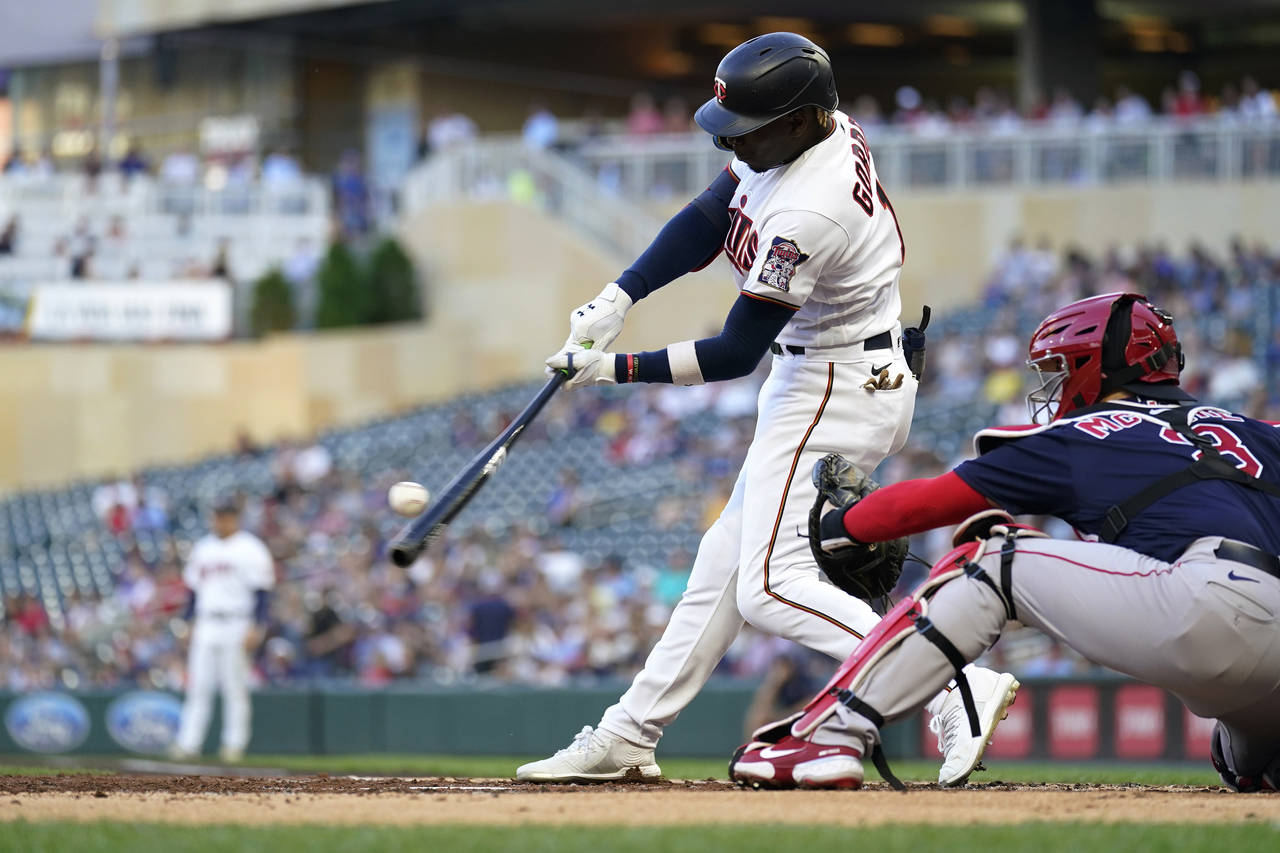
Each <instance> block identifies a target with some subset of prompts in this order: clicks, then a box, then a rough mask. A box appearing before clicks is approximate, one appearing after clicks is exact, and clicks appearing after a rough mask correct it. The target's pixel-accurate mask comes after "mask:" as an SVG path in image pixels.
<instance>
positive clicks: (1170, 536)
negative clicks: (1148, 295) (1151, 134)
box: [732, 293, 1280, 791]
mask: <svg viewBox="0 0 1280 853" xmlns="http://www.w3.org/2000/svg"><path fill="white" fill-rule="evenodd" d="M1029 363H1030V364H1031V366H1032V367H1033V368H1034V369H1035V370H1036V371H1037V372H1038V373H1039V374H1040V376H1041V378H1042V380H1043V382H1042V383H1041V387H1040V388H1039V389H1038V390H1037V391H1035V392H1033V394H1032V395H1030V398H1029V399H1030V400H1031V402H1032V404H1033V411H1034V412H1035V415H1038V417H1037V416H1035V415H1033V420H1036V421H1037V423H1042V422H1043V421H1045V420H1048V423H1047V424H1045V425H1038V426H1034V427H1019V428H1005V429H990V430H984V431H982V432H980V433H979V434H978V436H977V439H976V446H977V450H978V452H979V454H981V455H980V456H979V457H978V458H976V459H973V460H970V461H967V462H964V463H962V464H961V465H960V466H958V467H957V468H956V469H955V470H954V471H952V472H950V473H948V474H944V475H943V476H941V477H938V478H935V479H932V480H912V481H907V482H903V483H899V484H897V485H893V486H889V487H887V488H884V489H881V490H879V491H877V492H873V493H872V494H870V495H868V496H867V497H865V498H864V499H863V500H861V501H860V502H858V503H855V504H854V505H853V506H852V507H851V508H848V509H843V510H835V511H832V512H830V513H827V515H826V516H824V517H823V519H822V527H823V533H822V536H821V540H822V541H821V542H820V543H819V544H818V547H820V548H822V549H823V550H826V551H831V550H834V549H837V548H839V547H846V548H847V547H849V541H850V540H851V539H852V540H854V541H855V542H876V541H881V540H885V539H888V538H891V537H897V536H901V535H906V534H910V533H914V532H918V531H921V530H926V529H929V528H931V527H936V526H939V525H942V524H946V523H955V522H957V521H960V520H961V519H965V518H966V517H967V516H970V515H971V514H973V513H977V514H978V515H977V516H976V517H970V518H969V519H968V521H966V522H965V524H964V525H963V526H962V528H961V530H960V532H959V533H958V535H957V537H956V539H957V542H956V544H957V548H956V550H954V551H952V552H951V553H950V554H949V555H947V556H946V557H944V558H943V559H942V560H941V561H940V562H939V563H938V564H937V565H936V566H934V568H933V571H932V572H931V573H930V576H929V579H928V580H927V581H926V582H925V584H924V585H922V587H921V588H920V589H919V590H917V592H916V593H915V595H914V600H908V601H903V602H900V603H899V605H898V606H897V607H895V608H894V609H893V610H892V611H890V613H889V614H888V615H887V616H886V617H885V619H884V621H883V622H881V623H880V625H879V626H877V628H876V630H875V632H874V633H873V634H872V635H871V636H870V637H868V638H867V640H866V642H865V643H863V645H862V646H860V647H859V648H858V650H857V651H856V652H855V653H854V655H853V656H852V657H851V658H850V659H849V660H848V661H847V662H846V663H845V664H844V666H843V667H842V668H841V670H840V672H838V673H837V675H836V677H835V679H833V681H832V682H831V684H829V685H828V686H827V689H826V690H825V691H824V692H823V693H822V694H820V695H819V697H817V698H816V699H814V700H813V701H812V702H811V703H810V704H809V706H808V708H807V710H806V712H805V713H804V714H803V715H802V716H800V717H799V718H798V719H793V720H787V721H783V723H782V724H781V725H777V726H774V727H772V728H770V727H766V728H765V729H762V730H761V731H760V732H757V740H758V742H754V743H752V744H749V745H748V746H747V747H745V751H744V752H743V754H742V755H741V756H740V757H738V758H737V759H736V761H735V762H734V766H733V770H732V775H733V776H734V778H735V779H737V780H739V781H740V782H744V783H750V784H758V785H767V786H772V787H793V786H796V785H803V786H810V787H857V786H858V785H860V784H861V781H862V766H861V759H862V757H864V756H867V755H870V756H872V757H873V758H874V757H876V751H877V749H878V746H879V731H880V727H881V726H883V725H884V723H885V722H888V721H892V720H894V719H896V718H899V717H902V716H904V715H906V714H908V713H910V712H912V711H914V710H915V709H916V708H918V707H920V705H922V704H923V703H924V702H925V701H926V700H928V698H929V697H930V696H931V695H932V694H933V692H934V691H936V690H937V689H938V688H939V687H940V686H941V685H942V684H944V683H946V681H947V680H948V679H949V678H951V677H952V675H953V674H954V673H955V667H956V666H958V665H961V664H963V663H964V662H965V661H969V660H973V659H974V658H976V657H977V656H978V655H979V654H981V653H982V652H983V651H984V650H985V649H986V648H988V647H989V646H990V645H991V644H992V643H994V642H995V641H996V640H997V639H998V638H999V636H1000V633H1001V631H1002V630H1003V629H1004V627H1005V625H1006V624H1009V623H1011V622H1014V621H1017V622H1021V623H1024V624H1026V625H1030V626H1033V627H1035V628H1038V629H1040V630H1041V631H1044V632H1045V633H1046V634H1048V635H1049V636H1051V637H1053V638H1054V639H1056V640H1058V641H1059V642H1062V643H1065V644H1067V645H1069V646H1071V647H1072V648H1074V649H1076V650H1077V651H1078V652H1080V653H1081V654H1082V655H1084V656H1085V657H1087V658H1089V659H1090V660H1092V661H1094V662H1095V663H1098V664H1100V665H1102V666H1106V667H1109V668H1111V669H1114V670H1117V671H1119V672H1123V673H1126V674H1127V675H1130V676H1132V677H1134V678H1136V679H1139V680H1141V681H1145V682H1148V683H1150V684H1154V685H1157V686H1159V687H1163V688H1165V689H1167V690H1169V691H1171V692H1173V693H1174V694H1176V695H1177V696H1178V697H1179V698H1181V700H1182V701H1183V702H1184V703H1185V704H1186V706H1187V708H1188V709H1189V710H1190V711H1191V712H1192V713H1194V714H1196V715H1198V716H1201V717H1212V718H1216V719H1217V724H1216V726H1215V728H1214V732H1213V739H1212V748H1211V752H1212V759H1213V764H1214V766H1215V767H1216V768H1217V770H1218V772H1219V773H1220V774H1221V776H1222V779H1223V781H1224V782H1225V783H1226V784H1227V785H1228V786H1229V787H1230V788H1232V789H1233V790H1237V791H1251V790H1258V789H1260V788H1269V789H1272V790H1275V789H1277V788H1278V787H1280V621H1278V620H1280V557H1277V556H1276V555H1277V554H1280V433H1278V432H1277V428H1276V425H1275V424H1270V423H1263V422H1260V421H1256V420H1252V419H1250V418H1246V417H1244V416H1242V415H1238V414H1235V413H1232V412H1229V411H1226V410H1224V409H1221V408H1218V407H1215V406H1209V405H1203V404H1200V403H1198V402H1196V401H1195V400H1193V399H1191V398H1190V397H1189V396H1188V395H1187V394H1186V393H1185V392H1183V391H1182V389H1181V388H1179V386H1178V377H1179V373H1180V371H1181V368H1182V364H1183V356H1182V350H1181V345H1180V344H1179V342H1178V338H1177V336H1176V334H1175V332H1174V329H1173V326H1172V319H1171V318H1170V317H1169V315H1168V314H1166V313H1164V312H1163V311H1160V310H1159V309H1157V308H1155V307H1154V306H1152V305H1151V304H1150V303H1148V302H1147V301H1146V299H1145V298H1144V297H1142V296H1139V295H1137V294H1132V293H1114V294H1107V295H1104V296H1097V297H1092V298H1090V299H1085V300H1081V301H1079V302H1076V303H1072V304H1071V305H1068V306H1066V307H1065V308H1062V309H1060V310H1058V311H1056V312H1054V313H1053V314H1051V315H1050V316H1049V317H1048V318H1047V319H1046V320H1045V321H1044V322H1043V323H1042V324H1041V325H1040V327H1039V329H1038V330H1037V331H1036V333H1035V335H1034V337H1033V338H1032V341H1031V345H1030V361H1029ZM991 507H999V508H1002V510H1007V511H1008V513H1033V514H1050V515H1055V516H1057V517H1059V518H1062V519H1064V520H1065V521H1067V522H1069V523H1070V524H1071V525H1072V526H1073V527H1075V528H1076V530H1077V531H1078V532H1079V533H1080V534H1081V535H1082V536H1084V537H1086V538H1085V539H1084V540H1082V541H1059V540H1054V539H1048V538H1045V537H1044V534H1042V533H1039V532H1038V531H1034V530H1030V529H1026V528H1020V527H1019V526H1018V525H1015V524H1014V523H1013V521H1012V518H1011V517H1010V516H1009V515H1008V514H1006V513H1005V512H1003V511H1001V510H992V509H991Z"/></svg>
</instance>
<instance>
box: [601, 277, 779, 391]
mask: <svg viewBox="0 0 1280 853" xmlns="http://www.w3.org/2000/svg"><path fill="white" fill-rule="evenodd" d="M794 315H795V309H794V308H792V307H790V306H788V305H783V304H781V303H778V302H766V301H765V300H763V299H755V298H753V297H751V296H748V295H747V294H745V293H744V294H742V295H741V296H739V297H738V300H737V301H736V302H734V303H733V308H731V309H730V310H729V316H728V317H727V318H726V319H725V321H724V328H723V329H721V330H720V334H718V335H716V336H715V337H714V338H703V339H702V340H700V341H695V342H694V344H693V348H694V351H695V352H696V353H697V354H698V367H699V368H700V369H701V370H702V378H703V380H705V381H707V382H719V381H721V380H724V379H737V378H738V377H739V376H746V375H747V374H748V373H750V372H751V371H753V370H755V369H756V365H757V364H759V363H760V359H761V358H763V357H764V354H765V352H766V351H768V349H769V344H770V343H772V342H773V339H774V338H776V337H777V336H778V333H779V332H781V331H782V328H783V326H785V325H787V321H788V320H790V319H791V318H792V317H793V316H794ZM628 358H630V359H631V363H632V364H634V365H635V377H634V378H633V379H628ZM614 359H615V361H614V375H615V376H617V377H618V381H619V382H627V381H632V382H671V364H670V361H669V360H668V358H667V351H666V350H665V349H663V350H658V351H656V352H642V353H637V354H635V355H632V356H630V357H628V356H627V355H626V354H619V355H616V356H614Z"/></svg>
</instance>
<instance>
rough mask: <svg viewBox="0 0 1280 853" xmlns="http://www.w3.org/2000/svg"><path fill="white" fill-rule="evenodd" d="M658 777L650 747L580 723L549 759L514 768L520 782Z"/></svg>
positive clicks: (603, 780)
mask: <svg viewBox="0 0 1280 853" xmlns="http://www.w3.org/2000/svg"><path fill="white" fill-rule="evenodd" d="M661 776H662V769H661V768H660V767H658V765H657V763H655V761H654V758H653V750H652V749H646V748H645V747H643V746H637V745H636V744H634V743H631V742H630V741H627V740H623V739H622V738H620V737H618V736H617V735H615V734H612V733H610V732H606V731H603V730H601V729H593V728H591V726H583V727H582V731H580V732H578V733H577V734H576V735H574V738H573V743H571V744H569V745H568V746H566V747H565V748H564V749H562V750H560V751H559V752H557V753H556V754H555V755H553V756H551V757H550V758H544V759H542V760H541V761H532V762H530V763H528V764H522V765H520V767H518V768H516V779H518V780H520V781H521V782H607V781H609V780H624V779H625V780H629V781H637V782H638V781H643V780H648V779H657V778H659V777H661Z"/></svg>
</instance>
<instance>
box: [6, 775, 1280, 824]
mask: <svg viewBox="0 0 1280 853" xmlns="http://www.w3.org/2000/svg"><path fill="white" fill-rule="evenodd" d="M21 819H25V820H31V821H44V820H86V821H87V820H118V821H130V822H134V821H148V822H151V821H155V822H164V823H179V824H211V823H220V824H226V823H234V824H245V825H264V824H339V825H351V824H378V825H388V826H390V825H422V824H488V825H495V826H496V825H513V824H524V823H531V824H577V825H600V826H609V825H618V826H679V825H693V824H709V823H732V824H746V823H803V824H832V825H844V826H872V825H878V824H886V823H936V824H972V823H986V824H1008V823H1018V822H1022V821H1045V820H1064V821H1069V820H1083V821H1090V822H1093V821H1097V822H1106V823H1111V822H1121V821H1132V822H1157V823H1173V822H1177V823H1188V822H1190V823H1218V822H1221V823H1236V822H1241V821H1272V822H1277V821H1280V797H1274V796H1240V795H1232V794H1230V793H1227V792H1225V791H1224V790H1222V789H1220V788H1207V787H1191V786H1162V787H1144V786H1136V785H1132V786H1119V785H1062V784H1046V785H1011V784H1005V783H1002V782H987V783H984V784H981V785H976V786H972V787H969V788H965V789H962V790H955V791H943V790H939V789H937V788H936V787H935V786H931V785H918V786H913V788H912V790H910V791H909V792H907V793H898V792H895V791H892V790H889V789H888V788H887V787H886V786H884V785H882V784H879V783H871V784H869V785H868V786H867V787H866V788H864V789H863V790H861V791H843V792H834V791H832V792H826V791H823V792H805V791H747V790H741V789H738V788H734V787H733V786H731V785H729V784H728V783H726V782H721V781H712V780H708V781H704V782H670V783H668V782H663V783H658V784H612V785H561V786H538V785H528V784H522V783H517V782H512V781H510V780H507V779H457V778H390V779H388V778H361V777H349V776H325V775H319V776H306V777H286V778H230V777H218V776H127V775H120V776H94V775H80V774H77V775H59V776H9V777H0V820H6V821H8V820H21Z"/></svg>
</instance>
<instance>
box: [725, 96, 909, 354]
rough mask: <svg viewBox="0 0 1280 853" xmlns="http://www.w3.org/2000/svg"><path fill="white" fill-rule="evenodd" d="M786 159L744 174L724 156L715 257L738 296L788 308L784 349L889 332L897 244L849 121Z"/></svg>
mask: <svg viewBox="0 0 1280 853" xmlns="http://www.w3.org/2000/svg"><path fill="white" fill-rule="evenodd" d="M833 117H834V122H833V127H832V131H831V134H830V135H829V136H828V137H827V138H826V139H824V140H823V141H822V142H820V143H818V144H817V145H815V146H813V147H812V148H809V149H808V150H807V151H805V152H804V153H803V154H801V155H800V156H799V157H798V158H796V159H795V160H794V161H792V162H790V163H787V164H784V165H782V166H779V167H777V168H774V169H769V170H767V171H765V172H754V171H752V170H751V169H750V167H748V166H747V165H746V164H745V163H743V162H742V161H741V160H738V159H736V158H735V159H734V161H733V163H732V164H731V165H730V169H731V170H732V171H733V173H734V175H736V176H737V177H738V178H739V184H738V187H737V191H736V193H735V196H734V203H733V204H732V205H730V208H729V214H730V217H731V224H730V227H729V233H728V234H727V236H726V237H725V244H724V249H725V255H726V256H727V257H728V259H729V263H730V265H732V267H733V269H734V276H735V279H736V281H737V284H738V288H739V290H741V291H743V292H744V293H746V294H748V295H749V296H752V297H755V298H758V299H765V300H768V301H771V302H778V303H782V304H784V305H789V306H791V307H794V308H797V309H798V310H797V311H796V315H795V317H793V318H792V319H791V321H790V322H789V323H788V324H787V326H786V328H784V329H783V330H782V333H781V334H780V335H779V336H778V341H779V342H780V343H784V344H796V345H800V346H809V347H819V348H821V347H838V346H843V345H847V344H851V343H855V342H857V341H861V340H864V339H866V338H869V337H872V336H873V335H877V334H879V333H881V332H884V331H887V330H889V329H891V328H893V325H894V324H895V323H896V322H897V320H898V315H899V313H900V312H901V301H900V299H899V296H898V288H897V282H898V276H899V274H900V272H901V270H902V262H903V259H904V257H905V253H906V250H905V246H904V245H903V242H902V233H901V231H900V230H899V228H898V222H897V218H896V216H895V214H894V212H893V207H892V206H891V205H890V203H889V197H888V194H887V193H886V192H885V191H884V188H883V187H882V186H880V182H879V180H878V179H877V177H876V169H875V162H874V161H873V160H872V157H871V149H870V147H869V146H868V145H867V139H866V136H865V135H864V134H863V132H862V128H860V127H859V126H858V124H857V122H855V121H853V120H852V119H850V118H849V117H848V116H846V115H845V114H844V113H841V112H835V113H833Z"/></svg>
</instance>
